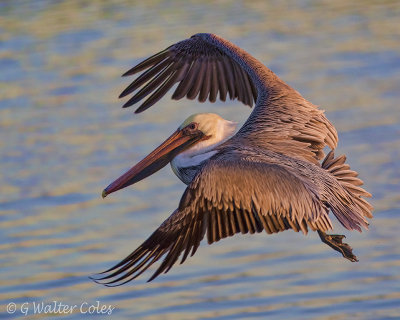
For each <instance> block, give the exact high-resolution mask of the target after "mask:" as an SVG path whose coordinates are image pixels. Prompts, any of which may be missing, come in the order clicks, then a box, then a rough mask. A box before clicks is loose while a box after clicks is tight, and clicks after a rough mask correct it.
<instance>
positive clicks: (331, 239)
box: [317, 230, 358, 262]
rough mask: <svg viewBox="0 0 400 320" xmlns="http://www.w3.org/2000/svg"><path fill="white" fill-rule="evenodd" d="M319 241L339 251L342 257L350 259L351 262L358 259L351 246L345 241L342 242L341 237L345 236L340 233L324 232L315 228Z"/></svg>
mask: <svg viewBox="0 0 400 320" xmlns="http://www.w3.org/2000/svg"><path fill="white" fill-rule="evenodd" d="M317 231H318V234H319V237H320V238H321V241H322V242H323V243H325V244H327V245H328V246H330V247H331V248H332V249H334V250H336V251H339V252H340V253H341V254H342V255H343V257H345V258H346V259H348V260H350V261H351V262H356V261H358V259H357V257H356V256H355V255H354V254H353V248H352V247H350V246H349V245H348V244H347V243H343V242H342V239H343V238H346V237H345V236H344V235H341V234H326V233H325V232H322V231H320V230H317Z"/></svg>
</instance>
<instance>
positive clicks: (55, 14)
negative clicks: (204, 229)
mask: <svg viewBox="0 0 400 320" xmlns="http://www.w3.org/2000/svg"><path fill="white" fill-rule="evenodd" d="M198 32H214V33H217V34H219V35H220V36H222V37H224V38H227V39H229V40H231V41H232V42H234V43H236V44H238V45H239V46H241V47H243V48H245V49H246V50H247V51H248V52H250V53H251V54H253V55H254V56H255V57H257V58H258V59H260V60H261V61H263V62H264V63H265V64H266V65H267V66H269V67H270V68H271V69H272V70H273V71H274V72H276V73H277V74H278V75H279V76H280V77H281V78H282V79H283V80H285V81H286V82H288V83H289V84H290V85H292V86H293V87H295V88H296V89H297V90H298V91H300V92H301V93H302V94H303V95H304V96H305V97H306V98H307V99H309V100H310V101H312V102H313V103H314V104H317V105H320V106H321V108H322V109H324V110H326V114H327V116H328V118H329V119H330V120H331V121H332V123H333V124H334V125H335V126H336V128H337V129H338V132H339V139H340V141H339V146H338V150H337V151H336V154H341V153H346V155H347V157H348V161H349V163H350V164H351V166H352V168H354V169H356V170H357V171H358V172H359V173H360V177H361V178H362V179H363V180H364V182H365V187H366V189H367V190H368V191H369V192H371V193H372V194H373V195H374V197H373V198H372V200H371V202H372V204H373V205H374V207H375V211H374V216H375V217H374V219H373V220H372V221H371V226H370V230H369V231H368V232H363V233H361V234H360V233H356V232H353V233H351V232H348V231H346V230H344V229H343V228H342V227H340V226H339V224H338V223H335V232H337V233H344V234H346V236H347V241H348V242H349V243H350V244H351V245H352V246H353V248H354V251H355V253H356V254H357V256H358V258H359V260H360V262H358V263H350V262H348V261H347V260H345V259H343V258H341V257H340V256H339V254H338V253H336V252H334V251H333V250H332V249H330V248H328V247H327V246H326V245H324V244H322V243H321V241H320V240H319V237H318V236H317V235H316V234H313V233H312V234H309V235H308V236H307V237H304V236H303V235H301V234H297V233H294V232H291V231H287V232H284V233H282V234H277V235H272V236H267V235H266V234H264V233H263V234H259V235H252V236H250V235H244V236H243V235H238V236H235V237H233V238H229V239H226V240H223V241H220V242H218V243H216V244H213V245H212V246H208V245H207V244H202V246H201V247H200V249H199V250H198V252H197V253H196V255H195V256H194V257H192V258H190V259H188V260H187V261H186V262H185V264H184V265H177V266H175V267H174V268H173V269H172V270H171V271H170V272H169V273H168V274H166V275H162V276H160V277H159V278H157V279H156V280H155V281H153V282H151V283H147V282H146V280H147V279H148V278H149V277H150V276H151V274H152V273H151V271H152V270H153V271H154V268H153V269H152V270H150V271H149V272H146V273H144V274H143V275H142V276H141V277H140V278H139V279H137V280H136V281H134V282H131V283H129V284H127V285H125V286H122V287H118V288H106V287H104V286H101V285H98V284H95V283H94V282H92V281H91V280H90V279H89V278H88V276H90V275H92V274H93V273H96V272H99V271H103V270H105V269H107V268H109V267H110V266H111V265H113V264H114V263H116V262H118V261H119V260H120V259H121V258H124V257H125V256H126V255H127V254H128V253H130V252H131V251H132V250H133V249H135V248H136V247H137V246H138V245H139V244H140V243H141V242H142V241H143V240H145V239H146V238H147V237H148V236H149V235H150V234H151V233H152V232H153V230H154V229H155V228H157V227H158V225H159V224H160V223H161V222H162V221H163V220H164V219H165V218H166V217H167V216H168V215H169V214H171V213H172V212H173V210H174V209H175V208H176V206H177V204H178V201H179V199H180V196H181V194H182V192H183V190H184V185H183V184H182V183H181V182H180V181H179V180H178V179H177V178H176V177H175V175H174V174H173V173H172V171H171V170H170V169H169V168H168V167H166V168H165V169H163V170H161V171H160V172H158V173H157V174H155V175H154V176H152V177H150V178H148V179H146V180H144V181H142V182H140V183H138V184H137V185H135V186H134V187H131V188H127V189H124V190H122V191H120V192H118V193H116V194H113V195H112V196H109V197H107V198H106V199H105V200H103V199H101V191H102V190H103V188H104V187H105V186H107V185H108V183H109V182H111V181H112V180H113V179H115V178H116V177H118V176H119V174H121V173H122V172H123V171H124V170H126V169H127V168H129V167H131V166H132V165H133V164H135V163H136V162H137V161H138V160H140V159H141V158H142V157H143V156H145V155H146V154H147V153H148V152H149V151H151V150H152V149H153V148H154V147H155V146H157V145H159V143H160V142H161V141H163V139H164V138H165V137H167V136H168V135H170V134H171V132H173V131H174V130H175V129H176V127H177V126H178V125H179V124H180V123H181V122H182V121H183V120H184V119H185V118H186V117H187V116H188V115H190V114H192V113H196V112H209V111H211V112H217V113H219V114H220V115H221V116H223V117H224V118H226V119H230V120H235V121H239V122H243V121H244V120H245V119H246V118H247V116H248V115H249V113H250V109H248V108H247V107H244V106H242V105H241V104H239V103H237V102H229V103H226V104H224V103H222V102H217V103H215V104H210V103H205V104H201V105H200V104H199V103H198V102H196V101H188V100H181V101H179V102H176V101H172V100H170V99H169V96H167V97H165V98H164V99H162V100H161V101H160V102H159V103H158V104H157V105H156V106H154V107H153V108H152V109H150V110H148V111H146V112H145V113H143V114H140V115H135V114H133V110H130V109H121V108H120V107H121V105H122V101H119V100H118V99H117V97H118V95H119V93H120V92H121V91H122V90H123V89H124V87H125V86H126V85H127V84H128V83H129V79H126V78H120V75H121V74H122V73H123V72H125V71H126V70H128V69H129V68H130V67H131V66H132V65H134V64H135V63H137V62H139V61H140V60H141V59H143V58H144V57H146V56H149V55H151V54H153V53H155V52H158V51H160V50H162V49H164V48H165V47H167V46H169V45H170V44H172V43H174V42H177V41H179V40H181V39H184V38H187V37H189V36H190V35H192V34H194V33H198ZM399 39H400V4H399V3H398V2H396V1H380V2H373V1H371V2H370V1H367V2H366V1H361V0H360V1H352V2H351V4H349V2H348V1H341V0H339V1H334V2H329V1H325V2H321V1H294V2H290V3H289V2H288V3H284V2H278V1H251V2H250V1H249V2H247V1H246V2H245V1H230V0H227V1H223V2H212V1H207V2H197V1H145V2H133V3H132V2H128V1H124V0H113V1H90V2H79V1H22V0H20V1H4V2H2V3H1V4H0V70H1V72H0V135H1V139H0V160H1V167H0V179H1V180H0V181H1V183H0V266H1V272H0V283H1V286H0V318H2V319H9V318H10V317H15V318H17V317H19V318H23V319H27V318H28V317H29V319H31V318H34V319H36V318H55V317H58V316H60V317H61V316H63V317H64V318H68V319H82V318H86V317H97V318H100V319H107V318H113V319H114V318H115V319H132V318H134V319H265V318H268V319H371V320H372V319H374V320H375V319H399V318H400V236H399V233H398V230H399V229H400V222H399V221H400V219H399V214H400V209H399V207H400V206H399V204H400V165H399V163H400V161H399V159H400V151H399V150H400V108H399V101H400V90H399V88H400V46H399ZM53 301H56V302H57V303H62V304H65V305H67V306H74V305H76V306H77V307H76V308H75V310H74V311H73V312H72V313H71V314H69V313H68V314H66V315H64V314H61V313H60V312H53V313H51V314H49V313H43V312H42V313H40V314H34V309H33V303H41V302H43V303H44V304H48V305H51V304H52V303H53ZM97 301H99V304H100V305H104V306H112V307H113V310H112V313H111V315H108V314H101V313H99V312H98V310H97V311H96V310H95V311H93V313H92V314H89V313H88V308H86V309H85V307H89V306H92V305H93V306H96V304H97ZM10 303H15V306H16V310H15V312H14V313H13V314H12V315H11V314H8V313H7V309H6V308H7V306H8V305H9V304H10ZM82 305H83V310H79V307H81V306H82ZM24 307H26V308H28V309H24ZM24 310H25V311H26V313H27V316H25V315H24V312H23V311H24ZM85 312H86V313H85Z"/></svg>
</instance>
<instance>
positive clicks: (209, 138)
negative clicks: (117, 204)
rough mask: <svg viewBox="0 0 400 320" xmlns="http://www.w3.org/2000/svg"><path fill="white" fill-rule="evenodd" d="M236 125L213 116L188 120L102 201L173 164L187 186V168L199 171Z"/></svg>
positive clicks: (201, 115)
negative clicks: (198, 168)
mask: <svg viewBox="0 0 400 320" xmlns="http://www.w3.org/2000/svg"><path fill="white" fill-rule="evenodd" d="M235 129H236V123H235V122H232V121H228V120H225V119H223V118H222V117H220V116H219V115H217V114H214V113H198V114H194V115H191V116H190V117H188V118H187V119H186V120H185V121H184V122H183V123H182V124H181V125H180V126H179V128H178V129H177V130H176V131H175V132H174V133H173V134H172V135H171V136H170V137H169V138H168V139H167V140H165V141H164V142H163V143H162V144H161V145H160V146H159V147H158V148H156V149H155V150H154V151H152V152H151V153H150V154H149V155H148V156H147V157H145V158H144V159H143V160H142V161H140V162H139V163H138V164H136V165H135V166H133V167H132V168H131V169H130V170H128V171H127V172H126V173H124V174H123V175H122V176H120V177H119V178H118V179H116V180H115V181H114V182H112V183H111V184H110V185H109V186H108V187H107V188H105V189H104V190H103V193H102V196H103V198H104V197H106V196H107V195H109V194H110V193H113V192H115V191H117V190H120V189H123V188H125V187H127V186H130V185H132V184H134V183H136V182H139V181H140V180H143V179H144V178H147V177H148V176H150V175H152V174H153V173H155V172H157V171H158V170H160V169H161V168H163V167H165V166H166V165H167V164H168V163H169V162H171V167H172V169H173V171H174V173H175V174H176V175H177V176H178V177H179V178H180V179H181V180H182V181H183V182H185V183H186V184H188V183H189V182H190V181H191V179H192V178H193V175H194V173H195V172H196V171H194V173H193V169H192V170H191V172H192V173H191V174H189V173H188V172H186V171H185V168H188V167H191V168H196V167H199V166H200V164H201V163H202V162H203V161H205V160H207V159H208V158H210V157H211V156H212V155H214V154H215V153H216V151H215V150H214V149H215V147H217V146H218V145H219V144H221V143H222V142H224V141H225V140H226V139H228V138H229V137H230V136H232V135H233V133H234V131H235Z"/></svg>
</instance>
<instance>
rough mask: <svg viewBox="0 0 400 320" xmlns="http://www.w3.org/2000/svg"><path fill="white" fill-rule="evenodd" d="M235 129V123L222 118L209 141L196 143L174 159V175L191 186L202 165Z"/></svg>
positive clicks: (172, 162) (172, 163) (172, 164)
mask: <svg viewBox="0 0 400 320" xmlns="http://www.w3.org/2000/svg"><path fill="white" fill-rule="evenodd" d="M235 129H236V123H235V122H231V121H227V120H224V119H222V118H221V121H218V124H217V126H216V128H215V130H214V132H213V134H211V135H210V138H209V139H206V140H203V141H200V142H198V143H196V144H195V145H194V146H192V147H191V148H189V149H187V150H185V151H183V152H181V153H179V154H178V155H177V156H175V158H174V159H172V161H171V167H172V170H173V171H174V173H175V174H176V175H177V176H178V178H179V179H181V180H182V181H183V182H184V183H186V184H189V183H190V182H191V181H192V179H193V178H194V176H195V175H196V173H197V171H198V170H199V169H200V164H201V163H202V162H204V161H206V160H208V159H209V158H211V157H212V156H213V155H214V154H216V153H217V150H215V149H216V147H218V146H219V145H220V144H222V143H223V142H225V141H226V140H228V139H229V138H230V137H231V136H232V135H233V133H234V131H235Z"/></svg>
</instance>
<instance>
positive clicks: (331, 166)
mask: <svg viewBox="0 0 400 320" xmlns="http://www.w3.org/2000/svg"><path fill="white" fill-rule="evenodd" d="M345 162H346V156H344V155H342V156H339V157H337V158H335V155H334V152H333V151H331V152H329V154H328V155H327V156H326V158H325V159H324V161H323V162H322V168H324V169H325V170H327V171H328V172H330V173H331V174H332V175H333V176H334V177H335V178H336V181H337V182H338V183H339V184H340V186H341V187H342V189H343V190H344V191H345V192H344V193H340V192H339V191H338V190H336V192H335V193H336V196H338V195H339V196H340V198H341V199H340V201H338V199H337V198H336V197H335V199H333V200H332V202H331V203H330V206H331V209H332V212H333V213H334V215H335V216H336V217H337V218H338V220H339V221H340V222H341V223H342V224H343V226H344V227H346V228H347V229H357V230H359V231H361V228H360V226H364V227H365V228H368V222H367V220H366V219H365V218H364V217H367V218H372V213H371V211H372V210H373V207H372V206H371V205H370V204H369V203H368V202H367V201H366V200H365V199H363V198H362V197H366V198H369V197H371V194H370V193H369V192H367V191H365V190H364V189H363V188H361V187H360V186H362V185H363V181H362V180H361V179H359V178H358V177H357V176H358V173H357V172H355V171H353V170H351V169H350V166H349V165H348V164H346V163H345ZM338 192H339V193H338Z"/></svg>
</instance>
